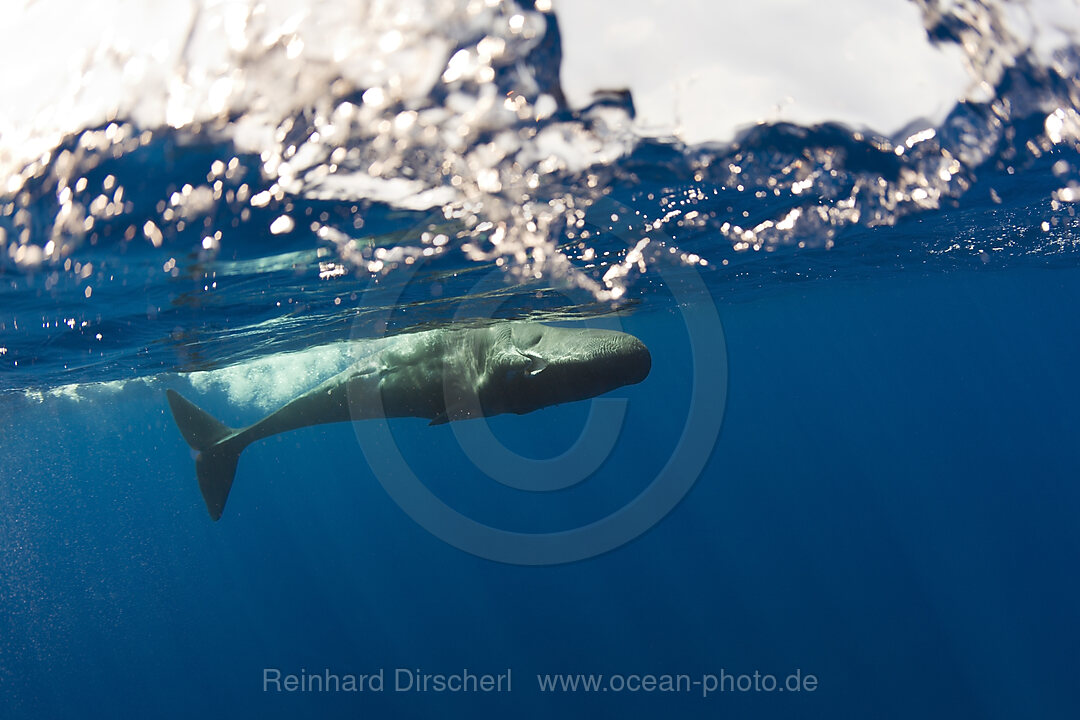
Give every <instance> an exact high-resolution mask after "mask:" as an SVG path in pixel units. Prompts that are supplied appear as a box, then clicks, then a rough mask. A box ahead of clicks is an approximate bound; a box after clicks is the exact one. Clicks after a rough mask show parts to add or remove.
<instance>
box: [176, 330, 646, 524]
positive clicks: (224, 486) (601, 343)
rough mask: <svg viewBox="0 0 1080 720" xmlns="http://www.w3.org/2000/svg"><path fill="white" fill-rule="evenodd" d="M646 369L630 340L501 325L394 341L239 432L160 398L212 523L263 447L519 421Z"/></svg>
mask: <svg viewBox="0 0 1080 720" xmlns="http://www.w3.org/2000/svg"><path fill="white" fill-rule="evenodd" d="M651 367H652V358H651V356H650V355H649V350H648V349H647V348H646V347H645V345H644V343H642V342H641V341H640V340H638V339H637V338H636V337H634V336H633V335H628V334H626V333H622V332H616V331H613V330H597V329H592V328H565V327H556V326H550V325H542V324H539V323H531V322H503V323H499V324H496V325H492V326H489V327H482V328H439V329H435V330H427V331H424V332H417V333H411V334H406V335H399V336H397V337H395V338H394V339H393V342H391V343H389V344H388V345H387V346H386V347H385V348H384V349H383V350H381V351H380V352H378V353H376V354H374V355H372V356H370V357H367V358H364V359H362V360H360V361H358V362H357V363H355V364H354V365H352V366H350V367H349V368H348V369H346V370H344V371H343V372H341V373H339V374H337V375H335V376H334V377H332V378H330V379H329V380H327V381H325V382H323V383H322V384H320V385H318V386H316V387H314V388H312V389H311V390H309V391H307V392H306V393H304V394H302V395H300V396H299V397H297V398H295V399H293V400H291V401H290V402H288V403H287V404H285V405H284V406H283V407H281V408H280V409H278V410H277V411H275V412H273V413H271V414H270V415H267V416H266V417H265V418H263V419H262V420H259V421H258V422H256V423H254V424H252V425H249V426H248V427H245V428H232V427H229V426H227V425H225V424H223V423H221V422H220V421H218V420H217V419H215V418H214V417H213V416H211V415H210V414H209V413H207V412H205V411H203V410H202V409H200V408H199V407H197V406H196V405H195V404H194V403H192V402H190V401H188V400H186V399H185V398H184V397H183V396H181V395H180V394H179V393H177V392H175V391H173V390H167V391H166V396H167V398H168V401H169V407H170V409H171V410H172V414H173V419H174V420H176V425H177V427H179V429H180V432H181V434H182V435H183V436H184V439H185V440H186V441H187V443H188V445H190V446H191V447H192V448H193V449H195V450H197V451H198V455H197V456H196V458H195V469H196V474H197V475H198V479H199V488H200V489H201V490H202V496H203V500H205V502H206V509H207V510H208V511H209V513H210V517H211V518H213V519H214V520H218V519H219V518H220V517H221V514H222V512H223V511H224V509H225V501H226V499H227V498H228V496H229V490H230V489H231V488H232V483H233V478H234V476H235V474H236V465H237V463H238V461H239V459H240V453H241V452H242V451H243V450H244V448H246V447H247V446H248V445H250V444H251V443H253V442H255V441H257V440H261V439H262V438H265V437H269V436H271V435H276V434H278V433H283V432H288V431H290V430H295V429H297V428H302V427H307V426H309V425H320V424H323V423H333V422H348V421H352V420H364V419H370V418H377V417H387V418H390V417H418V418H427V419H429V420H430V421H431V423H430V424H432V425H438V424H441V423H446V422H451V421H455V420H465V419H468V418H475V417H488V416H492V415H498V414H501V413H517V414H522V413H527V412H532V411H534V410H539V409H541V408H545V407H550V406H552V405H558V404H560V403H564V402H573V401H577V400H587V399H589V398H592V397H596V396H597V395H601V394H603V393H606V392H608V391H610V390H614V389H616V388H619V387H622V386H624V385H631V384H634V383H638V382H641V381H642V380H644V379H645V378H646V377H647V376H648V374H649V370H650V369H651Z"/></svg>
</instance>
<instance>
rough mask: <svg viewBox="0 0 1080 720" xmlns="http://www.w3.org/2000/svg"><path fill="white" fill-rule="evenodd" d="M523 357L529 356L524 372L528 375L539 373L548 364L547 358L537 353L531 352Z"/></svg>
mask: <svg viewBox="0 0 1080 720" xmlns="http://www.w3.org/2000/svg"><path fill="white" fill-rule="evenodd" d="M525 357H527V358H529V364H528V366H527V367H526V369H525V374H526V375H528V376H529V377H533V376H535V375H539V374H540V373H541V372H543V371H544V370H545V369H546V368H547V366H548V363H547V360H545V359H544V358H542V357H540V356H539V355H533V354H532V353H529V354H527V355H526V356H525Z"/></svg>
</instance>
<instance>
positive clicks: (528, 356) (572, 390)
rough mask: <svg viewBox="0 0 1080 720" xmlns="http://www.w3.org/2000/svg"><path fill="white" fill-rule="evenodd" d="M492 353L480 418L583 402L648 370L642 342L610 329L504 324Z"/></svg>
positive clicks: (649, 359) (635, 379)
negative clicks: (505, 327) (504, 326)
mask: <svg viewBox="0 0 1080 720" xmlns="http://www.w3.org/2000/svg"><path fill="white" fill-rule="evenodd" d="M497 350H498V352H497V353H496V354H495V356H494V361H493V362H492V363H491V364H490V365H489V368H488V377H487V382H486V383H485V386H486V387H485V392H484V395H485V403H484V404H485V406H486V409H487V413H486V414H495V413H496V412H512V413H518V414H522V413H527V412H532V411H533V410H539V409H541V408H545V407H550V406H552V405H558V404H561V403H566V402H575V401H577V400H588V399H589V398H593V397H596V396H597V395H602V394H604V393H606V392H609V391H611V390H615V389H616V388H620V387H623V386H624V385H633V384H635V383H639V382H641V381H642V380H644V379H645V378H646V377H647V376H648V374H649V370H650V369H651V368H652V356H651V355H649V350H648V348H646V347H645V344H644V343H643V342H641V341H640V340H638V339H637V338H636V337H634V336H633V335H628V334H626V333H622V332H616V331H614V330H598V329H593V328H565V327H555V326H551V325H540V324H538V323H529V322H515V323H509V332H506V331H505V330H503V331H502V333H501V341H500V342H499V343H497Z"/></svg>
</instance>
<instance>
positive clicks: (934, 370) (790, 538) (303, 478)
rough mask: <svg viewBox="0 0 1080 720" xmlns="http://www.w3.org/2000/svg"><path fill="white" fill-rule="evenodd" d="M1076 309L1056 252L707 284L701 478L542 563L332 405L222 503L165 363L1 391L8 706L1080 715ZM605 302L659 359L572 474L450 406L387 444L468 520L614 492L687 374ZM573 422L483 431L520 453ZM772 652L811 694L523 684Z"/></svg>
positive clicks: (251, 460)
mask: <svg viewBox="0 0 1080 720" xmlns="http://www.w3.org/2000/svg"><path fill="white" fill-rule="evenodd" d="M1078 306H1080V271H1077V270H1038V269H1016V270H1006V271H1002V270H993V269H987V270H985V271H983V272H953V273H948V274H939V275H935V274H933V273H930V274H920V275H916V274H914V273H897V274H893V275H891V276H881V277H878V278H876V279H875V281H874V282H873V283H870V282H865V283H860V282H857V281H839V280H835V281H827V282H817V283H806V284H802V285H790V286H786V287H784V288H782V289H781V290H778V291H776V292H773V293H771V294H769V295H768V296H762V295H758V296H757V297H754V298H752V299H750V300H748V301H744V302H735V303H731V302H724V303H722V304H720V306H719V310H720V313H721V316H722V319H723V322H724V328H725V331H726V339H727V347H728V352H729V358H728V360H729V369H730V388H729V397H728V403H727V409H726V415H725V420H724V427H723V430H722V433H721V436H720V438H719V440H718V442H717V444H716V447H715V451H714V452H713V455H712V459H711V461H710V463H709V465H708V467H707V470H706V472H705V473H704V474H703V475H702V477H701V478H700V480H699V481H698V482H697V484H696V486H695V487H694V489H693V490H692V491H691V493H690V495H689V496H688V497H687V498H686V500H684V501H683V502H682V503H681V504H680V505H679V506H678V507H677V508H676V509H675V511H674V512H672V513H671V514H670V515H669V516H668V517H667V518H666V519H665V520H664V521H663V522H662V523H660V524H659V525H658V526H657V527H656V528H655V529H653V530H652V531H650V532H649V533H647V534H646V535H644V536H643V537H641V538H639V539H637V540H636V541H634V542H631V543H630V544H628V545H626V546H624V547H622V548H620V549H618V550H616V551H614V552H611V553H609V554H607V555H603V556H601V557H597V558H593V559H591V560H587V561H583V562H579V563H575V564H571V565H565V566H558V567H541V568H531V567H515V566H507V565H501V564H496V563H492V562H489V561H486V560H481V559H478V558H475V557H472V556H470V555H466V554H464V553H462V552H460V551H458V550H456V549H454V548H452V547H449V546H447V545H445V544H443V543H442V542H440V541H439V540H437V539H435V538H434V537H432V536H431V535H429V534H428V533H427V532H426V531H424V530H423V529H422V528H420V527H419V526H417V525H416V524H414V523H413V522H412V521H411V520H410V519H409V518H408V517H407V516H406V515H405V514H404V513H403V512H402V511H401V510H400V509H399V508H397V506H395V505H394V504H393V502H392V501H391V500H390V499H389V498H388V496H387V495H386V493H385V492H384V491H383V489H382V488H381V487H380V486H379V484H378V482H377V481H376V479H375V478H374V477H373V476H372V475H371V473H370V471H369V470H368V469H367V466H366V464H365V462H364V457H363V454H362V452H361V450H360V447H359V445H358V443H357V440H356V437H355V435H354V432H353V429H352V428H351V427H350V426H348V425H339V426H327V427H322V428H309V429H306V430H303V431H298V432H296V433H292V434H289V435H286V436H280V437H278V438H274V439H271V440H268V441H266V442H263V443H261V444H258V445H256V446H253V447H252V448H250V449H249V450H248V451H247V452H246V453H245V454H244V457H243V459H242V461H241V464H240V470H239V474H238V478H237V482H236V486H235V487H234V491H233V495H232V497H231V498H230V504H229V507H228V509H227V511H226V515H225V517H224V518H223V519H222V521H221V522H220V523H212V522H211V521H210V520H209V519H208V517H207V516H206V511H205V508H204V507H203V504H202V501H201V499H200V498H199V495H198V492H197V488H196V484H195V480H194V472H193V467H192V462H191V457H190V453H189V450H188V448H187V447H186V446H185V444H184V443H183V441H182V439H181V438H180V436H179V434H178V433H177V432H176V430H175V428H174V427H173V425H172V421H171V419H170V418H169V417H168V416H167V410H166V407H165V404H164V402H163V398H162V397H161V394H160V389H153V390H151V389H148V388H144V387H141V386H139V385H132V386H130V387H129V388H128V389H126V390H124V391H123V392H122V393H120V394H118V395H117V396H116V397H115V401H114V402H111V403H109V404H107V405H102V404H100V403H94V402H88V401H83V402H81V403H74V402H71V401H67V400H59V399H47V400H46V401H45V402H44V403H42V404H40V405H28V404H26V403H25V402H24V401H23V400H21V399H17V398H15V397H14V396H10V395H9V396H5V397H4V398H0V403H3V405H5V406H6V407H3V408H0V411H2V412H3V413H4V415H5V422H4V423H3V424H2V426H0V443H2V447H3V449H4V470H3V474H4V482H3V483H2V484H0V502H2V503H3V508H4V511H3V518H2V519H0V568H2V577H0V603H2V605H3V608H4V611H3V612H2V613H0V717H12V718H14V717H91V716H101V717H136V716H139V715H147V716H155V717H177V718H179V717H192V716H196V715H197V716H202V717H235V716H242V717H247V716H260V717H282V718H285V717H289V718H291V717H299V716H321V717H389V716H394V717H459V716H460V717H466V716H467V717H476V716H496V715H499V716H507V715H510V714H511V713H512V714H513V716H515V717H552V716H556V715H568V716H579V717H584V716H600V715H605V714H608V715H618V716H623V717H655V716H657V715H658V714H660V713H667V714H673V715H675V716H711V717H717V716H724V717H748V718H749V717H753V718H762V717H783V718H788V717H802V718H812V717H820V718H836V717H878V718H910V717H949V718H964V717H973V718H974V717H978V718H1016V717H1041V718H1068V717H1076V716H1077V715H1078V714H1080V700H1078V699H1077V696H1076V693H1075V669H1076V648H1077V645H1078V641H1080V619H1078V616H1077V613H1076V607H1077V599H1078V598H1077V595H1078V590H1080V579H1078V574H1077V569H1076V568H1077V560H1078V559H1080V525H1078V523H1077V521H1076V518H1077V512H1078V510H1080V487H1078V486H1077V483H1076V479H1077V476H1078V472H1077V471H1078V468H1080V450H1078V447H1080V446H1078V443H1077V442H1076V434H1077V430H1078V428H1080V380H1078V378H1077V370H1076V369H1077V367H1080V335H1078V333H1076V331H1075V330H1076V321H1075V308H1077V307H1078ZM625 325H626V327H627V329H628V330H630V331H633V332H635V333H636V334H638V335H639V336H641V337H642V338H643V339H644V340H645V341H646V342H647V343H648V344H649V345H650V347H651V348H652V350H653V356H654V361H655V364H654V370H653V373H652V375H651V376H650V377H649V378H648V380H647V381H646V382H645V383H644V384H642V385H640V386H637V387H634V388H629V389H626V390H624V391H623V392H621V393H619V394H620V395H621V396H623V397H626V398H628V399H629V401H630V410H629V414H628V418H627V426H626V431H625V433H624V436H623V439H622V441H621V442H620V444H619V445H618V446H617V448H616V451H615V452H614V453H613V456H612V458H611V459H610V460H609V462H608V463H607V465H606V466H605V468H604V469H603V470H602V471H601V473H600V474H599V475H598V476H597V477H596V478H593V479H592V480H590V481H588V482H586V483H584V484H583V485H582V486H580V487H578V488H575V489H573V490H568V491H566V492H563V493H554V494H550V495H546V496H541V497H537V496H528V497H519V495H521V494H520V493H516V492H515V491H512V490H509V489H506V488H503V487H502V486H498V485H496V484H495V483H494V482H491V481H490V480H486V479H485V478H483V477H480V476H478V475H477V473H476V472H475V471H474V470H471V468H470V467H469V466H468V465H467V464H466V462H465V460H464V458H463V456H462V455H461V453H460V451H457V450H455V448H456V444H455V442H454V438H453V435H452V433H451V431H450V429H449V428H448V427H447V426H442V427H435V428H429V427H428V426H427V425H426V424H425V423H424V422H423V421H409V420H404V421H395V422H394V423H393V428H394V430H395V433H396V435H397V438H398V444H399V446H400V447H401V448H402V450H403V452H405V453H406V457H408V459H409V460H410V462H411V463H412V465H413V467H414V469H415V470H416V471H417V472H418V473H419V474H420V475H421V476H422V477H425V479H427V480H428V481H429V482H430V484H431V485H432V487H435V488H437V489H439V492H440V493H441V494H442V495H443V496H444V497H446V498H448V499H449V500H451V501H453V502H454V503H455V505H456V506H458V507H462V508H463V509H465V510H467V511H469V512H475V513H476V514H477V515H478V516H480V517H482V518H483V519H485V520H487V521H489V522H492V523H497V522H499V521H500V519H501V520H502V521H503V522H504V524H506V525H507V526H511V527H527V528H529V529H541V528H544V527H551V526H556V527H561V526H570V527H572V526H573V525H574V523H576V522H582V521H584V520H588V519H591V518H595V517H598V516H599V515H601V514H604V513H606V512H609V511H611V510H613V509H615V508H616V507H619V506H620V504H622V503H623V502H625V501H626V500H628V499H629V498H630V497H632V496H633V495H634V494H636V492H637V491H638V490H640V488H641V487H643V486H644V484H645V483H646V482H648V480H649V479H651V477H652V474H653V473H655V471H656V469H657V468H658V467H659V466H660V465H662V464H663V462H664V461H665V460H666V458H667V454H666V453H669V452H670V450H671V448H672V447H673V445H674V443H675V441H676V440H677V438H678V435H679V432H680V430H681V427H682V423H683V420H684V419H685V413H686V408H687V403H688V399H689V397H690V393H691V392H692V388H691V387H690V384H691V383H690V374H689V358H688V345H687V341H686V336H685V328H684V327H683V326H682V325H681V320H680V316H679V314H678V313H677V312H676V311H674V310H673V309H671V308H670V307H666V308H665V307H663V306H652V307H648V308H645V309H642V310H641V311H639V312H638V313H636V314H635V315H633V316H632V317H630V318H628V319H627V320H626V321H625ZM717 362H718V363H719V362H722V360H721V359H719V358H718V359H717ZM197 399H198V400H199V401H201V402H205V403H206V404H207V407H208V408H210V409H212V410H213V411H214V412H215V413H217V414H219V415H220V416H221V417H223V418H224V419H226V420H229V419H230V413H229V409H228V408H227V407H225V406H224V405H223V404H221V402H220V401H217V404H215V399H213V398H197ZM584 417H585V406H584V405H580V406H574V407H566V408H557V409H553V410H547V411H543V412H541V413H538V414H535V415H532V416H526V417H521V418H517V417H511V418H498V419H497V420H496V421H495V422H493V427H495V429H496V432H497V433H498V434H499V435H500V437H502V438H504V439H505V440H506V442H507V444H508V445H510V446H511V447H513V448H515V449H518V450H521V451H522V452H526V453H528V452H530V451H532V452H533V453H534V454H537V453H543V452H544V448H545V447H557V448H564V447H566V446H568V445H569V443H571V442H572V441H573V438H574V436H575V432H576V429H577V428H579V427H580V425H581V423H582V421H583V418H584ZM590 488H592V489H590ZM530 503H532V504H530ZM549 521H550V525H549V524H548V522H549ZM268 666H269V667H280V668H282V669H283V670H284V671H286V672H289V671H293V672H295V671H298V670H299V669H300V668H307V669H308V670H314V671H316V672H318V671H321V670H322V668H324V667H330V668H332V669H333V670H334V671H336V672H339V673H345V672H354V673H366V672H370V671H371V670H373V669H377V668H380V667H382V668H386V672H387V675H388V678H387V679H388V680H389V679H390V676H392V673H393V668H395V667H398V666H401V667H419V668H423V669H424V670H425V671H428V672H455V671H458V670H459V669H460V668H462V667H468V668H469V669H470V670H472V671H474V672H478V673H479V672H502V671H504V670H505V668H507V667H511V668H513V673H514V691H513V693H512V694H508V695H501V696H496V695H488V696H480V695H452V694H427V695H417V694H395V693H393V692H389V691H387V692H384V693H383V694H381V695H377V694H362V695H360V694H358V695H347V694H340V695H316V694H304V695H301V694H296V695H291V696H288V695H284V694H280V695H278V694H264V693H262V692H261V686H260V680H261V672H262V668H264V667H268ZM796 668H799V669H801V671H802V672H803V673H813V674H814V675H816V676H817V678H818V680H819V689H818V690H817V691H816V692H814V693H812V694H805V693H804V694H800V695H794V694H772V695H766V694H753V693H747V694H734V695H733V694H730V693H725V694H719V693H718V694H715V695H713V696H712V697H710V698H708V699H707V700H702V699H701V698H700V697H698V695H697V694H696V693H694V694H689V695H673V694H662V693H653V694H645V693H637V694H630V693H624V694H613V693H604V694H596V695H591V696H590V695H585V694H576V695H542V694H540V693H539V692H538V691H537V689H536V684H535V674H536V673H555V672H585V673H589V672H592V673H615V672H618V673H645V672H653V673H665V672H668V673H689V674H691V675H697V674H700V673H704V672H712V673H719V672H720V670H721V669H724V670H726V671H727V672H729V673H744V672H747V673H748V672H753V671H754V670H759V671H761V672H762V673H766V672H770V673H775V674H777V675H780V676H781V677H783V676H784V675H786V674H787V673H789V672H792V671H794V670H795V669H796Z"/></svg>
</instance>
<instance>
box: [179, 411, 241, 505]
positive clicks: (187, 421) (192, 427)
mask: <svg viewBox="0 0 1080 720" xmlns="http://www.w3.org/2000/svg"><path fill="white" fill-rule="evenodd" d="M165 394H166V397H168V399H169V408H170V409H171V410H172V415H173V419H174V420H175V421H176V426H177V427H178V428H180V434H181V435H183V436H184V440H186V441H187V444H188V445H190V446H191V447H192V448H193V449H195V450H198V451H199V454H198V456H197V457H196V458H195V472H196V474H197V475H198V477H199V489H200V490H202V496H203V500H204V501H205V502H206V509H207V511H208V512H209V513H210V517H211V518H213V519H214V520H217V519H219V518H220V517H221V513H222V512H223V511H224V510H225V500H227V499H228V497H229V490H230V489H231V488H232V483H233V477H234V476H235V475H236V464H237V462H238V461H239V460H240V452H241V451H242V450H243V449H244V448H245V447H246V446H247V444H246V443H241V442H234V441H232V440H233V439H234V438H236V436H237V435H238V431H237V430H236V429H235V428H231V427H229V426H228V425H226V424H224V423H222V422H221V421H219V420H217V419H216V418H214V417H213V416H212V415H211V414H210V413H208V412H206V411H205V410H203V409H202V408H200V407H198V406H197V405H195V403H193V402H191V401H189V400H186V399H185V398H184V397H183V396H182V395H180V393H178V392H175V391H173V390H166V391H165Z"/></svg>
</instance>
